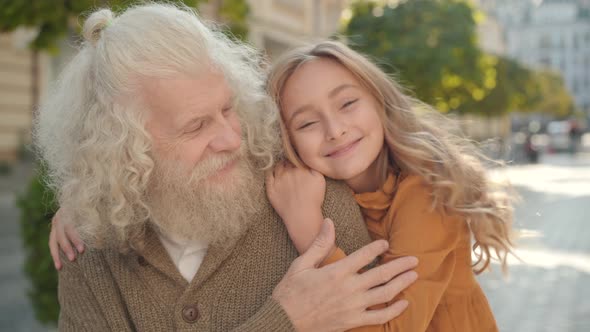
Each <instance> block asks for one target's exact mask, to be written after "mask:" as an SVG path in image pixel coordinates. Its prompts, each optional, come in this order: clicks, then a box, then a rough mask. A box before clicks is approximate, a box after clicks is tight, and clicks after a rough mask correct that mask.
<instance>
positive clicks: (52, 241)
mask: <svg viewBox="0 0 590 332" xmlns="http://www.w3.org/2000/svg"><path fill="white" fill-rule="evenodd" d="M49 252H51V258H52V259H53V265H54V266H55V269H56V270H58V271H59V270H61V260H60V258H59V247H58V246H57V239H56V238H55V228H54V227H53V226H52V227H51V232H49Z"/></svg>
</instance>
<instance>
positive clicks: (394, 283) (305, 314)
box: [272, 220, 418, 331]
mask: <svg viewBox="0 0 590 332" xmlns="http://www.w3.org/2000/svg"><path fill="white" fill-rule="evenodd" d="M334 240H335V233H334V224H333V223H332V222H331V221H330V220H326V221H325V222H324V224H322V228H321V232H320V234H319V235H318V237H317V238H316V240H315V241H314V243H313V244H312V246H311V247H310V248H309V249H308V250H307V252H306V253H305V254H303V255H301V256H300V257H299V258H297V259H296V260H295V261H293V263H292V264H291V267H290V268H289V270H288V271H287V274H286V275H285V276H284V277H283V279H282V280H281V282H279V284H278V285H277V286H276V288H275V289H274V291H273V295H272V296H273V298H274V299H275V300H276V301H277V302H279V304H280V305H281V306H282V307H283V310H285V312H286V313H287V315H288V316H289V318H290V319H291V322H292V323H293V325H294V326H295V328H296V329H297V331H344V330H348V329H351V328H355V327H359V326H366V325H377V324H383V323H385V322H388V321H390V320H392V319H394V318H395V317H397V316H399V315H400V314H401V313H402V312H403V311H404V310H405V308H406V307H407V305H408V302H407V301H405V300H400V301H398V302H395V303H393V304H392V305H390V306H389V307H386V308H383V309H377V310H366V309H367V308H368V307H370V306H373V305H376V304H380V303H385V302H388V301H391V300H392V299H393V298H394V297H395V296H396V295H397V294H399V293H400V292H401V291H402V290H404V289H405V288H407V287H408V286H409V285H410V284H412V283H413V282H414V281H415V280H416V279H417V274H416V272H414V271H408V270H410V269H412V268H414V267H415V266H416V265H417V263H418V260H417V259H416V258H415V257H403V258H399V259H396V260H394V261H391V262H389V263H387V264H384V265H381V266H378V267H376V268H373V269H371V270H369V271H367V272H365V273H363V274H359V273H358V271H359V270H360V269H362V268H363V267H365V266H366V265H367V264H369V263H371V262H372V261H373V260H374V259H375V257H377V256H378V255H380V254H382V253H383V252H384V251H386V250H387V248H388V244H387V242H386V241H383V240H380V241H375V242H373V243H371V244H369V245H367V246H365V247H363V248H361V249H359V250H358V251H356V252H354V253H353V254H351V255H350V256H348V257H346V258H344V259H342V260H340V261H337V262H335V263H333V264H329V265H327V266H324V267H322V268H320V269H318V268H317V267H318V266H319V264H320V263H321V262H322V261H323V260H324V259H325V258H326V257H327V256H328V254H329V253H330V251H331V249H332V248H333V246H334Z"/></svg>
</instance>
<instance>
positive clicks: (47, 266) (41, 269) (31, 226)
mask: <svg viewBox="0 0 590 332" xmlns="http://www.w3.org/2000/svg"><path fill="white" fill-rule="evenodd" d="M44 176H45V172H44V171H43V170H41V171H40V172H39V174H38V175H37V177H35V178H33V180H32V181H31V183H30V184H29V186H28V188H27V190H26V192H25V193H23V194H22V195H21V196H20V197H19V198H18V200H17V205H18V207H19V208H20V210H21V235H22V238H23V242H24V250H25V255H26V260H25V273H26V275H27V276H28V277H29V278H30V280H31V289H30V291H29V294H28V295H29V298H30V300H31V303H32V305H33V309H34V310H35V316H36V317H37V319H38V320H39V321H40V322H42V323H46V324H53V323H55V322H57V318H58V315H59V304H58V301H57V272H56V270H55V267H54V266H53V261H52V260H51V255H50V253H49V248H48V246H47V243H48V241H49V231H50V230H51V229H50V222H51V218H52V217H53V214H54V213H55V211H56V209H57V206H56V205H55V200H54V195H53V193H52V192H51V190H49V189H48V188H47V187H46V186H45V184H44V183H43V182H42V178H43V177H44Z"/></svg>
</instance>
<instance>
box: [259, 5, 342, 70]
mask: <svg viewBox="0 0 590 332" xmlns="http://www.w3.org/2000/svg"><path fill="white" fill-rule="evenodd" d="M248 3H249V5H250V10H251V12H250V34H249V39H250V41H251V42H252V43H253V44H254V45H256V46H257V47H259V48H260V49H262V50H265V52H266V53H267V54H268V56H269V57H270V58H271V59H274V58H276V57H277V56H278V55H280V54H281V53H283V52H284V51H286V50H287V49H289V48H292V47H294V46H299V45H302V44H304V43H306V42H310V41H314V40H318V39H324V38H327V37H330V36H331V35H333V34H334V33H335V32H336V31H337V30H338V24H339V20H340V14H341V12H342V10H343V8H344V5H345V0H249V1H248Z"/></svg>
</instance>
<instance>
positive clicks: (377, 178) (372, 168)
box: [345, 149, 388, 194]
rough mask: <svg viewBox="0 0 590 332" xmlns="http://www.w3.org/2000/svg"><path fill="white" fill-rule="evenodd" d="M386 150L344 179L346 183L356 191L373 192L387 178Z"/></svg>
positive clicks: (358, 192) (357, 192) (359, 192)
mask: <svg viewBox="0 0 590 332" xmlns="http://www.w3.org/2000/svg"><path fill="white" fill-rule="evenodd" d="M387 160H388V158H387V151H386V149H383V151H382V152H381V153H380V154H379V156H378V157H377V159H375V160H374V161H373V162H372V163H371V165H369V167H368V168H367V169H366V170H365V171H363V172H362V173H360V174H359V175H357V176H355V177H353V178H351V179H348V180H346V181H345V182H346V184H347V185H348V186H349V187H350V188H351V189H352V190H353V191H354V192H355V193H356V194H361V193H366V192H374V191H377V190H379V189H381V187H382V186H383V183H385V180H386V179H387V165H388V162H387Z"/></svg>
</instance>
